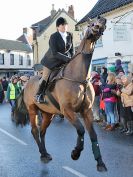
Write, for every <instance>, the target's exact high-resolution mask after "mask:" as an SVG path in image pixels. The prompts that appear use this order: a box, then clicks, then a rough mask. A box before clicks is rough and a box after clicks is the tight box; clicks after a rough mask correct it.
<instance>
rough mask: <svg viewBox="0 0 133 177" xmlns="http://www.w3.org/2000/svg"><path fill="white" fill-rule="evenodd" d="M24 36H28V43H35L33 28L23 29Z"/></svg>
mask: <svg viewBox="0 0 133 177" xmlns="http://www.w3.org/2000/svg"><path fill="white" fill-rule="evenodd" d="M23 34H25V35H26V37H27V40H28V42H29V43H30V44H31V45H32V42H33V30H32V29H31V28H23Z"/></svg>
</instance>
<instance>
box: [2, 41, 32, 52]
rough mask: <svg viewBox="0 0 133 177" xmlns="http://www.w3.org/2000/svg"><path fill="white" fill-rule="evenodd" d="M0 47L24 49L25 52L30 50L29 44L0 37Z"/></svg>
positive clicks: (14, 49)
mask: <svg viewBox="0 0 133 177" xmlns="http://www.w3.org/2000/svg"><path fill="white" fill-rule="evenodd" d="M0 49H3V50H4V49H6V50H13V51H25V52H29V53H30V52H32V50H31V48H30V47H29V45H27V44H25V43H23V42H20V41H13V40H6V39H0Z"/></svg>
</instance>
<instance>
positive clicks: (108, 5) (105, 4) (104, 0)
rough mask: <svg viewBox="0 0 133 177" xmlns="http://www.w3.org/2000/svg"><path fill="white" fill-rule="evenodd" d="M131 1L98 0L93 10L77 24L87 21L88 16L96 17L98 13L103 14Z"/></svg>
mask: <svg viewBox="0 0 133 177" xmlns="http://www.w3.org/2000/svg"><path fill="white" fill-rule="evenodd" d="M130 3H133V0H98V2H97V3H96V4H95V6H94V7H93V8H92V10H91V11H90V12H89V13H88V14H87V15H85V17H84V18H82V19H81V20H80V21H79V22H78V23H77V24H76V25H79V24H81V23H84V22H86V21H87V18H95V17H96V16H98V15H102V14H104V13H107V12H110V11H112V10H115V9H117V8H120V7H122V6H125V5H127V4H130Z"/></svg>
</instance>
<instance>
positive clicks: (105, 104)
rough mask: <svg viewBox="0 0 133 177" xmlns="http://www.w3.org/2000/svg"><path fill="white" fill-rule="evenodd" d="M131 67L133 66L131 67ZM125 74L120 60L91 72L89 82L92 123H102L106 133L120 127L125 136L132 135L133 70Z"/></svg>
mask: <svg viewBox="0 0 133 177" xmlns="http://www.w3.org/2000/svg"><path fill="white" fill-rule="evenodd" d="M132 67H133V66H132ZM132 67H131V70H130V71H129V73H128V74H125V72H124V70H123V68H122V65H121V60H116V63H115V66H111V67H109V68H105V67H103V68H102V73H101V74H99V73H98V72H96V71H93V72H92V74H91V78H92V79H91V82H92V85H93V87H94V91H95V95H96V97H95V100H94V105H93V114H94V121H97V122H102V124H103V126H104V129H105V130H106V131H113V130H115V129H116V128H117V127H120V129H121V130H120V131H121V132H122V133H125V134H126V135H133V68H132Z"/></svg>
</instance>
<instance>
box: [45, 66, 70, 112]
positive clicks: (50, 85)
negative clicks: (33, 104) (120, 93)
mask: <svg viewBox="0 0 133 177" xmlns="http://www.w3.org/2000/svg"><path fill="white" fill-rule="evenodd" d="M66 65H67V64H65V65H62V66H61V67H58V68H55V69H54V70H53V71H52V72H51V73H50V75H49V77H48V80H47V82H46V85H45V89H44V90H45V92H44V93H45V94H44V96H45V95H47V96H48V98H49V100H50V101H51V103H52V104H53V105H54V106H55V107H56V108H57V109H58V110H60V105H59V103H58V102H57V101H56V99H55V98H54V97H53V95H52V94H51V92H52V91H53V89H54V87H55V84H56V81H58V80H60V79H62V77H63V75H64V74H63V73H64V69H65V67H66ZM47 103H48V102H47V101H46V104H47Z"/></svg>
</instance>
